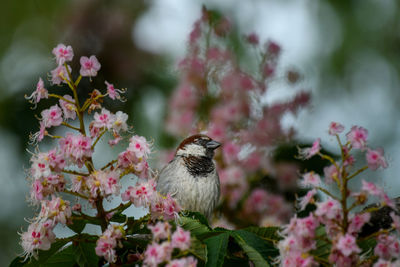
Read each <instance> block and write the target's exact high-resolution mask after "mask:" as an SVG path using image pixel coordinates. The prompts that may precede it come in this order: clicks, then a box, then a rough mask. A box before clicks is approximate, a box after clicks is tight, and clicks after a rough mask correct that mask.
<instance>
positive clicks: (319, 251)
mask: <svg viewBox="0 0 400 267" xmlns="http://www.w3.org/2000/svg"><path fill="white" fill-rule="evenodd" d="M315 233H316V235H317V236H318V237H319V238H318V239H317V244H316V249H314V250H313V251H312V252H311V253H312V255H315V256H317V257H319V258H322V259H327V258H328V255H329V254H330V252H331V246H332V245H331V243H330V242H327V241H325V240H324V238H327V236H326V232H325V227H324V226H319V227H318V228H317V229H316V231H315Z"/></svg>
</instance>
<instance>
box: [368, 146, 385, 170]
mask: <svg viewBox="0 0 400 267" xmlns="http://www.w3.org/2000/svg"><path fill="white" fill-rule="evenodd" d="M383 153H384V152H383V149H382V148H378V149H376V150H372V149H369V148H368V150H367V154H366V158H367V163H368V167H369V168H370V169H371V170H376V169H378V168H379V167H382V168H387V166H388V165H387V162H386V160H385V158H384V156H383Z"/></svg>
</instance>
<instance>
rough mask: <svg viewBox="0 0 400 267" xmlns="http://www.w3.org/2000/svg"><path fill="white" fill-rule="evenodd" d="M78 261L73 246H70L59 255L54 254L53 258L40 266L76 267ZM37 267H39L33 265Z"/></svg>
mask: <svg viewBox="0 0 400 267" xmlns="http://www.w3.org/2000/svg"><path fill="white" fill-rule="evenodd" d="M76 264H77V263H76V260H75V258H74V251H73V246H72V245H71V246H68V247H67V248H65V249H63V250H62V251H60V252H59V253H56V254H54V255H53V256H52V257H50V258H49V259H47V261H46V262H45V263H42V264H40V265H39V266H40V267H71V266H76ZM32 266H37V265H32Z"/></svg>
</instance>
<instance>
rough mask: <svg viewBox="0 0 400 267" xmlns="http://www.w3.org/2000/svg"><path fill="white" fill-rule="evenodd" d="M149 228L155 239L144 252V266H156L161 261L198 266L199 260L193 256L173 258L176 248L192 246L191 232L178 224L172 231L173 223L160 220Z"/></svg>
mask: <svg viewBox="0 0 400 267" xmlns="http://www.w3.org/2000/svg"><path fill="white" fill-rule="evenodd" d="M149 228H150V229H151V231H152V239H153V240H152V243H151V244H150V245H148V246H147V248H146V251H145V252H144V254H145V258H144V262H143V263H144V266H151V267H153V266H154V267H156V266H159V264H161V263H166V266H197V260H196V259H194V258H193V257H192V256H189V257H185V258H181V259H173V260H172V257H173V251H174V248H175V249H178V250H179V251H181V252H184V251H187V250H188V249H189V248H190V245H191V238H190V232H188V231H185V230H183V229H182V228H181V227H179V226H177V228H176V230H175V232H173V233H171V225H169V223H167V222H164V223H162V222H158V223H157V224H156V225H153V226H151V225H150V226H149ZM181 264H183V265H181Z"/></svg>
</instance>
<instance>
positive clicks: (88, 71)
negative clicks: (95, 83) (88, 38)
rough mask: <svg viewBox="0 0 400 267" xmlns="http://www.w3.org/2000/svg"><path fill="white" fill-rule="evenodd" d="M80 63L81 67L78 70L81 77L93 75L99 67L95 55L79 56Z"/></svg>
mask: <svg viewBox="0 0 400 267" xmlns="http://www.w3.org/2000/svg"><path fill="white" fill-rule="evenodd" d="M80 63H81V69H80V71H79V72H80V74H81V75H82V76H83V77H95V76H96V75H97V72H98V71H99V70H100V67H101V65H100V63H99V61H98V60H97V58H96V57H95V56H90V58H87V57H81V59H80Z"/></svg>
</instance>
